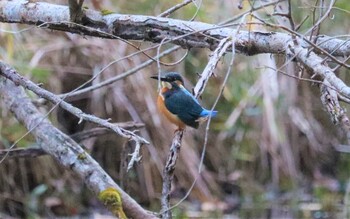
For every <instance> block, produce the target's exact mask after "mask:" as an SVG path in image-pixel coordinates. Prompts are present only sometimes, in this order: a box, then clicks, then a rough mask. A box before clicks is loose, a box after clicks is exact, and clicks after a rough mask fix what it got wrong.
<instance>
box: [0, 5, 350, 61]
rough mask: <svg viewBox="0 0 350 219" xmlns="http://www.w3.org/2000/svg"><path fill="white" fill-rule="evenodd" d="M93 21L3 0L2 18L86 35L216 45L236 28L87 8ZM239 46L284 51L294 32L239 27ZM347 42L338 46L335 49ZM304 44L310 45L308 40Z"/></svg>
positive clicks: (323, 40) (324, 41)
mask: <svg viewBox="0 0 350 219" xmlns="http://www.w3.org/2000/svg"><path fill="white" fill-rule="evenodd" d="M85 14H86V16H87V18H88V19H87V20H88V21H89V22H86V23H84V25H81V24H73V23H71V22H70V19H69V10H68V7H67V6H62V5H54V4H49V3H44V2H36V3H31V2H28V1H22V0H19V1H1V2H0V22H8V23H22V24H30V25H38V26H40V27H42V28H48V29H52V30H60V31H66V32H71V33H78V34H81V35H84V36H96V37H102V38H109V39H125V40H145V41H150V42H154V43H160V42H162V41H163V40H164V39H165V40H166V41H165V42H172V43H174V44H177V45H180V46H182V47H183V48H209V49H211V50H214V49H216V47H217V45H218V43H219V41H220V40H221V39H224V38H226V37H229V36H230V35H231V33H232V31H234V30H233V29H231V28H228V27H229V26H230V25H225V26H219V25H213V24H207V23H202V22H191V21H182V20H177V19H170V18H162V17H153V16H142V15H124V14H110V15H104V16H103V15H102V14H101V13H100V12H97V11H93V10H86V13H85ZM236 39H237V40H236V41H235V49H236V51H237V52H241V53H245V54H248V55H255V54H259V53H276V54H283V53H285V52H286V49H287V48H286V45H287V44H288V42H290V41H291V40H292V38H291V35H289V34H285V33H277V32H269V33H262V32H248V31H238V32H237V35H236ZM315 43H316V44H318V45H319V46H320V48H322V49H324V50H325V51H327V52H329V53H332V54H333V55H334V56H341V57H347V56H349V55H350V42H348V41H344V40H339V39H334V38H332V37H328V36H322V37H316V42H315ZM341 44H343V45H342V46H341V47H340V48H339V49H338V50H336V51H333V49H335V48H337V47H338V46H339V45H341ZM302 46H303V47H304V48H307V47H309V44H308V43H307V42H305V41H303V42H302ZM316 52H318V51H316Z"/></svg>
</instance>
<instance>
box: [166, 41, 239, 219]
mask: <svg viewBox="0 0 350 219" xmlns="http://www.w3.org/2000/svg"><path fill="white" fill-rule="evenodd" d="M232 40H233V37H227V38H225V39H222V40H221V41H220V43H219V45H218V47H217V48H216V49H215V51H213V52H212V54H211V56H210V60H209V62H208V64H207V66H206V67H205V69H204V70H203V73H202V74H201V77H200V79H199V80H198V82H197V84H196V86H195V88H194V89H193V93H194V94H193V95H194V97H195V98H198V97H199V96H200V95H201V94H202V93H203V91H204V88H205V86H206V85H207V83H208V81H209V78H210V77H211V76H212V75H213V74H214V69H215V68H216V66H217V63H218V62H219V60H220V58H221V57H222V56H223V55H224V54H225V52H226V50H227V49H228V47H229V46H230V45H232ZM182 136H183V131H182V130H179V131H177V132H176V133H175V136H174V138H173V140H172V143H171V147H170V152H169V154H168V158H167V162H166V165H165V168H164V170H163V188H162V197H161V205H162V209H161V216H162V218H166V219H169V218H172V215H171V211H170V191H171V182H172V180H173V178H174V171H175V165H176V161H177V158H178V156H179V155H178V154H179V152H180V148H181V141H182Z"/></svg>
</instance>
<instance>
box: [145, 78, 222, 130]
mask: <svg viewBox="0 0 350 219" xmlns="http://www.w3.org/2000/svg"><path fill="white" fill-rule="evenodd" d="M151 78H153V79H156V80H161V82H162V89H161V90H160V92H159V96H158V100H157V105H158V109H159V111H160V112H161V113H163V114H164V115H165V117H166V118H167V119H168V120H169V121H170V122H172V123H174V124H175V125H177V126H178V129H179V130H183V129H185V127H186V125H187V126H191V127H193V128H198V125H199V123H200V122H202V121H206V120H207V119H208V117H214V116H216V114H217V111H210V110H206V109H204V108H203V107H202V106H201V105H199V102H198V100H197V99H196V98H194V96H193V95H192V94H191V93H190V92H189V91H188V90H186V88H185V87H184V81H183V79H182V77H181V75H180V74H179V73H176V72H169V73H166V74H164V75H162V76H158V75H157V76H152V77H151Z"/></svg>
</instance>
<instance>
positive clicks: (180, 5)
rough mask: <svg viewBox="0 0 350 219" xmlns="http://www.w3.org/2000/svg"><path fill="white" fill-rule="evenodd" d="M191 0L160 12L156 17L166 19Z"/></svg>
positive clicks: (190, 0)
mask: <svg viewBox="0 0 350 219" xmlns="http://www.w3.org/2000/svg"><path fill="white" fill-rule="evenodd" d="M192 1H193V0H185V1H184V2H182V3H179V4H177V5H174V6H173V7H171V8H169V9H168V10H166V11H164V12H162V13H161V14H159V15H158V17H168V16H169V15H170V14H171V13H173V12H174V11H176V10H179V9H180V8H182V7H184V6H186V5H188V4H190V3H191V2H192Z"/></svg>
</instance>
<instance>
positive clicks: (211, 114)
mask: <svg viewBox="0 0 350 219" xmlns="http://www.w3.org/2000/svg"><path fill="white" fill-rule="evenodd" d="M217 114H218V111H210V110H206V109H204V110H203V111H202V113H201V114H200V116H201V117H207V116H210V117H215V116H216V115H217Z"/></svg>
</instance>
